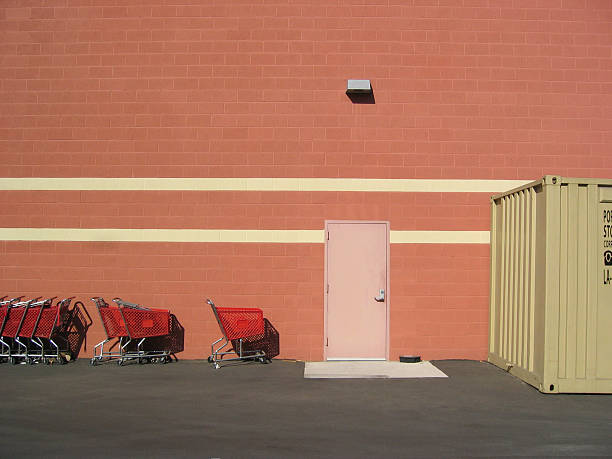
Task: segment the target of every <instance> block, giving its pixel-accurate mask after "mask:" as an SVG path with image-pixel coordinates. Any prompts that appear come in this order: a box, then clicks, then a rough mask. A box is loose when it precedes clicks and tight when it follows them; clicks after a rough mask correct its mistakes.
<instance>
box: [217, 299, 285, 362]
mask: <svg viewBox="0 0 612 459" xmlns="http://www.w3.org/2000/svg"><path fill="white" fill-rule="evenodd" d="M206 302H207V303H208V304H209V305H210V307H211V309H212V311H213V314H214V315H215V318H216V319H217V323H218V324H219V328H220V329H221V333H223V336H222V337H221V338H219V339H218V340H217V341H215V342H214V343H212V344H211V346H210V348H211V355H210V356H209V357H208V362H209V363H212V365H213V367H214V368H216V369H218V368H220V366H221V365H220V362H221V361H224V362H225V361H236V360H238V361H246V360H259V361H260V362H261V363H269V362H270V359H272V358H273V357H276V356H277V355H278V353H279V352H278V333H276V337H275V339H274V337H272V339H270V334H268V335H267V334H266V327H267V326H268V330H270V327H271V329H273V328H274V327H272V326H271V324H270V323H269V322H268V321H267V320H265V319H264V317H263V311H262V310H261V309H259V308H227V307H219V306H216V305H215V303H213V302H212V300H210V299H207V300H206ZM274 332H276V330H274ZM223 340H225V341H224V342H223V343H222V344H221V345H220V346H219V347H218V348H216V349H215V345H216V344H218V343H219V342H221V341H223ZM230 342H231V344H232V351H226V352H222V350H223V349H224V348H225V347H226V346H227V345H228V344H229V343H230ZM266 351H268V352H266ZM228 354H235V355H236V357H231V358H225V356H226V355H228Z"/></svg>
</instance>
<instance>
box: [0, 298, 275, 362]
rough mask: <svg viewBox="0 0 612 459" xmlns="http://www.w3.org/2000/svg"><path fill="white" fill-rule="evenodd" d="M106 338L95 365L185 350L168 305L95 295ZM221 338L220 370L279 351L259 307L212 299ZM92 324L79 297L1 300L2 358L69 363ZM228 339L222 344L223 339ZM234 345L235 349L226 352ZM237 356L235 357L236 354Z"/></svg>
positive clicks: (214, 353)
mask: <svg viewBox="0 0 612 459" xmlns="http://www.w3.org/2000/svg"><path fill="white" fill-rule="evenodd" d="M91 300H92V301H93V303H94V304H95V306H96V309H97V310H98V315H99V318H100V322H101V325H102V328H103V329H104V332H105V333H106V338H105V339H104V340H102V341H101V342H99V343H98V344H96V345H95V346H93V357H92V358H91V364H92V365H96V364H97V363H100V362H103V361H108V360H116V361H117V363H118V364H119V365H122V364H124V363H125V362H127V361H137V362H138V363H149V362H154V363H166V362H169V361H171V360H172V358H173V357H174V358H175V359H176V356H175V353H176V352H181V351H182V350H183V341H184V329H183V328H182V327H181V326H180V324H179V323H178V320H177V319H176V317H175V316H174V315H173V314H171V313H170V311H168V310H166V309H155V308H149V307H145V306H142V305H140V304H136V303H130V302H127V301H123V300H122V299H121V298H114V299H113V303H114V304H112V305H109V304H108V303H107V302H106V301H105V300H104V298H102V297H93V298H91ZM207 303H208V304H209V305H210V307H211V309H212V312H213V315H214V317H215V319H216V320H217V323H218V324H219V327H220V329H221V332H222V335H223V336H222V337H221V338H219V339H218V340H216V341H215V342H213V343H212V345H211V354H210V355H209V357H208V361H209V362H210V363H212V364H213V366H214V367H215V368H219V367H220V365H221V363H224V362H231V361H245V360H258V361H260V362H262V363H268V362H270V360H271V359H272V358H274V357H276V356H277V355H278V354H279V339H278V332H277V331H276V329H274V327H273V326H272V324H270V322H269V321H268V320H267V319H265V318H264V316H263V311H262V310H261V309H259V308H240V307H238V308H237V307H217V306H215V304H214V303H213V302H212V300H207ZM91 325H92V320H91V317H90V316H89V313H88V312H87V309H86V308H85V306H84V305H83V303H82V302H80V301H74V297H69V298H64V299H62V300H58V299H57V298H56V297H50V298H41V297H38V298H31V299H24V297H23V296H19V297H10V298H9V297H6V296H4V297H2V298H0V361H9V362H11V363H13V364H16V363H28V364H30V363H65V362H66V361H70V360H72V359H73V358H75V357H77V356H78V353H79V350H80V349H81V348H82V345H83V343H84V340H85V335H86V333H87V330H88V329H89V327H90V326H91ZM222 341H223V342H222ZM228 345H231V350H224V349H226V348H227V347H228ZM232 354H235V356H232Z"/></svg>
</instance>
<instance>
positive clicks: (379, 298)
mask: <svg viewBox="0 0 612 459" xmlns="http://www.w3.org/2000/svg"><path fill="white" fill-rule="evenodd" d="M374 300H376V301H378V302H379V303H382V302H383V301H385V290H384V289H382V288H381V289H380V290H379V291H378V296H375V297H374Z"/></svg>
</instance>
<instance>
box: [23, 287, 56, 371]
mask: <svg viewBox="0 0 612 459" xmlns="http://www.w3.org/2000/svg"><path fill="white" fill-rule="evenodd" d="M53 300H55V297H53V298H47V299H46V300H42V301H34V302H32V301H29V302H27V303H26V304H25V310H24V312H23V315H22V318H21V324H20V325H19V327H18V330H17V333H16V336H15V344H16V345H17V347H18V350H17V353H16V354H14V357H21V358H23V359H24V360H25V362H26V363H28V364H30V363H33V362H34V360H35V359H37V358H39V357H41V355H37V354H36V352H35V350H34V349H32V347H33V345H35V344H37V341H36V340H35V339H34V332H35V331H36V328H37V327H38V325H39V322H40V318H41V315H42V312H43V311H44V309H45V308H48V307H50V306H52V305H53ZM32 351H34V352H32Z"/></svg>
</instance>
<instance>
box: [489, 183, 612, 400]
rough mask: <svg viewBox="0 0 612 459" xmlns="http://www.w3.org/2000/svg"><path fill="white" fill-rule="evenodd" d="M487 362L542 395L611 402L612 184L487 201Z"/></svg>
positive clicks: (522, 191)
mask: <svg viewBox="0 0 612 459" xmlns="http://www.w3.org/2000/svg"><path fill="white" fill-rule="evenodd" d="M489 321H490V322H489V323H490V326H489V361H490V362H491V363H493V364H495V365H497V366H499V367H501V368H503V369H505V370H507V371H509V372H510V373H511V374H513V375H515V376H517V377H519V378H521V379H522V380H524V381H525V382H527V383H529V384H531V385H533V386H535V387H536V388H538V389H539V390H540V391H541V392H546V393H561V392H563V393H612V180H610V179H575V178H565V177H559V176H546V177H544V178H543V179H542V180H538V181H536V182H532V183H529V184H527V185H525V186H523V187H520V188H517V189H514V190H511V191H509V192H507V193H503V194H500V195H497V196H493V197H492V198H491V296H490V318H489Z"/></svg>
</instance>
